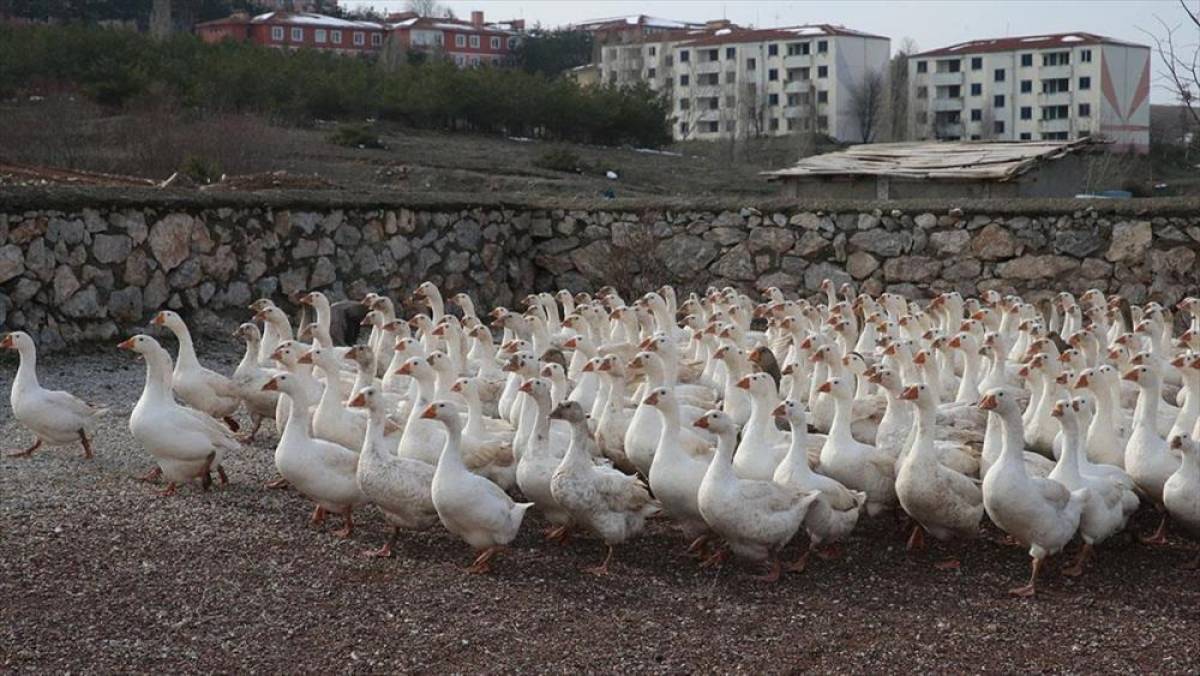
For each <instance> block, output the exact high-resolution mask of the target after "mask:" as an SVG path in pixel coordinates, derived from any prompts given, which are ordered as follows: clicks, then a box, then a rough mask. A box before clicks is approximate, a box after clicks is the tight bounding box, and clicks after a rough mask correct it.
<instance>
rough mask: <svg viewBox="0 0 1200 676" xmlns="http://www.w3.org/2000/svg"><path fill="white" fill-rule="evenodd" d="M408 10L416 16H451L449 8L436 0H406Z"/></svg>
mask: <svg viewBox="0 0 1200 676" xmlns="http://www.w3.org/2000/svg"><path fill="white" fill-rule="evenodd" d="M408 11H410V12H413V13H414V14H416V15H417V16H432V17H451V16H453V14H452V12H451V11H450V9H449V8H447V7H444V6H443V5H442V3H440V2H438V0H408Z"/></svg>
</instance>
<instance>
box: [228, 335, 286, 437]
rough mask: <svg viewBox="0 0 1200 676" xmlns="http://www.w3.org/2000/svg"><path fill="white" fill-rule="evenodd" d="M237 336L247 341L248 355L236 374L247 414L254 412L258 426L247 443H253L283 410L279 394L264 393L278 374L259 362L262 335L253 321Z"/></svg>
mask: <svg viewBox="0 0 1200 676" xmlns="http://www.w3.org/2000/svg"><path fill="white" fill-rule="evenodd" d="M233 335H234V337H235V338H241V339H242V340H243V341H245V342H246V352H245V354H243V355H242V361H240V362H238V365H237V368H236V369H234V371H233V382H234V383H236V384H237V387H238V394H239V395H240V396H241V398H242V401H243V402H245V404H246V411H247V412H249V413H250V422H252V423H253V424H254V427H253V428H252V429H251V430H250V432H249V434H247V435H246V437H245V440H246V441H253V440H254V437H255V436H256V435H257V434H258V430H259V428H260V427H262V422H263V420H264V419H267V418H270V419H271V420H274V419H275V411H276V410H277V409H278V408H279V393H278V392H263V389H262V386H263V385H266V384H267V381H268V380H270V379H271V378H272V377H274V376H275V375H276V374H275V372H274V371H271V370H268V369H265V368H263V367H262V366H261V364H260V363H259V360H258V355H259V354H260V352H261V349H260V348H261V341H262V334H260V333H259V330H258V326H257V325H255V324H252V323H249V322H247V323H245V324H242V325H241V326H239V327H238V328H237V330H236V331H234V332H233Z"/></svg>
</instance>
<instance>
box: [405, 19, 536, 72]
mask: <svg viewBox="0 0 1200 676" xmlns="http://www.w3.org/2000/svg"><path fill="white" fill-rule="evenodd" d="M384 25H385V26H386V27H387V28H388V29H389V31H390V32H391V35H392V39H393V40H395V41H396V42H397V44H398V45H399V46H400V47H401V48H403V49H404V50H406V51H421V52H427V53H430V54H441V55H444V56H445V57H446V58H447V59H449V60H451V61H453V62H454V63H455V65H457V66H459V67H460V68H466V67H472V66H481V65H484V66H507V65H511V64H512V61H513V54H514V52H515V51H516V49H517V46H518V45H519V44H520V41H521V35H522V34H523V32H524V30H525V22H524V20H521V19H517V20H514V21H507V22H503V23H492V24H490V23H487V22H485V21H484V18H483V12H481V11H474V12H471V20H470V21H462V20H459V19H443V18H434V17H421V16H417V15H416V14H413V13H411V12H407V13H403V14H393V15H391V16H389V17H388V20H387V22H386V23H385V24H384Z"/></svg>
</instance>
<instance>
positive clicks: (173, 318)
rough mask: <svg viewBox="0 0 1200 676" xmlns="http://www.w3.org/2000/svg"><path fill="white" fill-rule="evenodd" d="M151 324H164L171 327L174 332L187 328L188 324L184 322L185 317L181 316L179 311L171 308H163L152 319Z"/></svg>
mask: <svg viewBox="0 0 1200 676" xmlns="http://www.w3.org/2000/svg"><path fill="white" fill-rule="evenodd" d="M150 325H151V326H164V327H166V328H168V329H170V330H171V332H172V333H174V332H177V331H179V330H180V329H183V330H187V324H185V323H184V321H183V317H180V316H179V313H177V312H172V311H171V310H163V311H161V312H159V313H157V314H155V315H154V318H153V319H151V320H150Z"/></svg>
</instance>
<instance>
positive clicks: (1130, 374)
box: [1121, 369, 1138, 383]
mask: <svg viewBox="0 0 1200 676" xmlns="http://www.w3.org/2000/svg"><path fill="white" fill-rule="evenodd" d="M1121 379H1122V380H1128V381H1130V382H1134V383H1136V382H1137V381H1138V372H1137V369H1132V370H1130V371H1126V372H1125V375H1123V376H1121Z"/></svg>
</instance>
